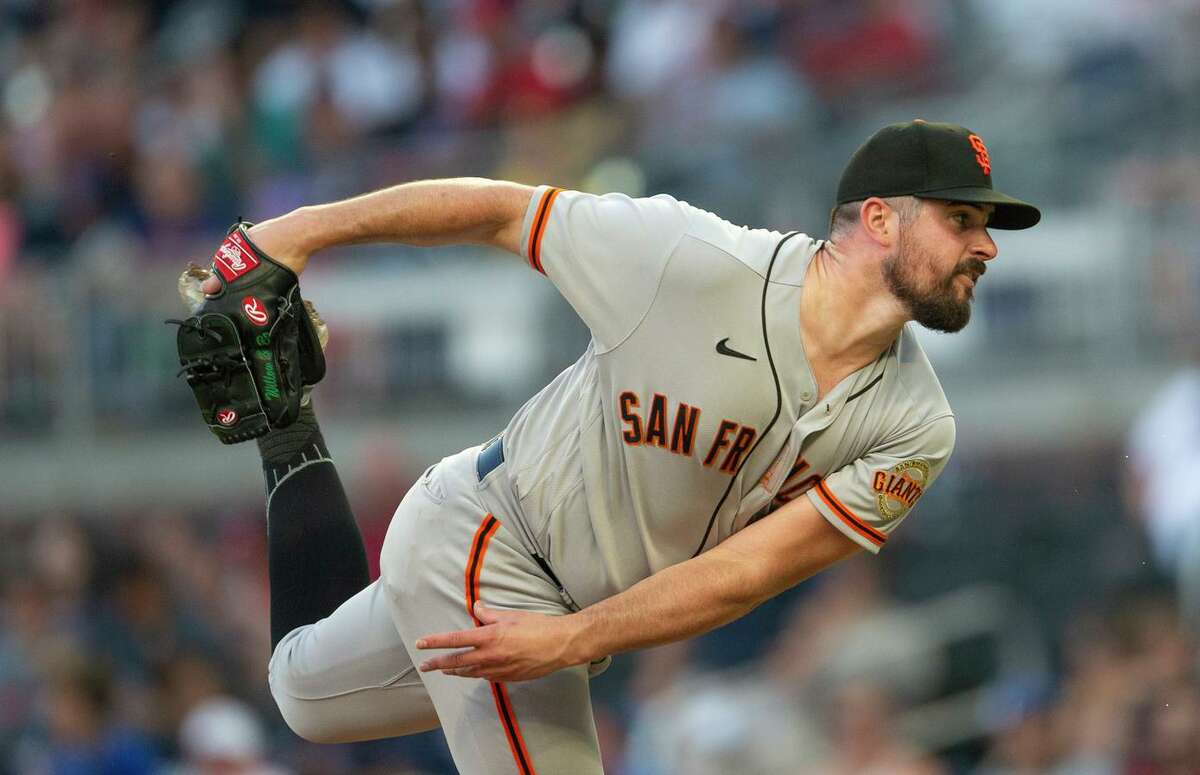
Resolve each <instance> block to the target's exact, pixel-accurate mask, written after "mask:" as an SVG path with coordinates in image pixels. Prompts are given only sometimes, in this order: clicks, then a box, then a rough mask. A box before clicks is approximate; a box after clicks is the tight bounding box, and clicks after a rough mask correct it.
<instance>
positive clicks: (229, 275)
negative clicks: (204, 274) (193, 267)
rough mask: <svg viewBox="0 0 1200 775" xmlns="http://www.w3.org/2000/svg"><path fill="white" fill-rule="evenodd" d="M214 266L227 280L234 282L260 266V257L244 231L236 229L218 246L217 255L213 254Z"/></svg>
mask: <svg viewBox="0 0 1200 775" xmlns="http://www.w3.org/2000/svg"><path fill="white" fill-rule="evenodd" d="M213 266H214V267H216V268H217V271H219V272H220V273H221V276H222V277H224V278H225V281H226V282H233V281H234V280H236V279H237V278H239V277H241V276H242V275H244V274H246V272H249V271H250V270H251V269H253V268H255V267H256V266H258V259H257V258H256V257H255V255H254V251H253V250H251V249H250V245H249V244H248V243H247V242H246V238H245V237H243V236H242V233H241V232H240V231H235V232H233V233H232V234H230V235H229V236H228V237H226V238H225V241H224V242H222V243H221V247H219V248H217V252H216V255H214V256H213Z"/></svg>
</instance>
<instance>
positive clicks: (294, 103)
mask: <svg viewBox="0 0 1200 775" xmlns="http://www.w3.org/2000/svg"><path fill="white" fill-rule="evenodd" d="M917 117H920V118H926V119H928V120H939V121H951V122H956V123H961V124H964V125H966V126H969V127H970V128H972V129H973V130H974V131H976V132H977V133H979V134H980V135H982V136H983V138H984V139H985V141H986V142H987V144H988V147H989V149H990V150H991V156H992V159H993V165H994V169H993V174H994V176H995V180H996V183H997V185H998V186H999V187H1000V188H1002V189H1003V190H1005V191H1008V192H1010V193H1012V194H1014V195H1016V196H1019V197H1022V198H1024V199H1027V200H1030V201H1033V202H1035V203H1038V204H1039V205H1040V206H1041V207H1042V209H1043V212H1044V219H1043V222H1042V224H1041V225H1040V226H1038V227H1037V228H1036V229H1034V230H1032V231H1029V232H1020V233H1011V234H1010V233H998V234H996V235H995V236H996V240H997V243H998V245H999V248H1000V256H999V259H998V260H997V261H996V263H995V264H993V265H992V267H991V271H989V272H988V276H987V280H986V281H985V282H983V283H982V284H981V286H980V288H979V290H978V293H977V302H976V311H975V318H974V320H973V321H972V323H971V325H970V326H969V327H968V328H967V329H966V330H965V331H964V332H963V333H961V334H958V335H954V336H942V335H935V334H928V333H925V332H922V339H923V343H924V344H925V346H926V349H927V351H928V352H929V355H930V357H931V359H932V360H933V362H934V365H935V367H936V369H937V371H938V373H939V375H940V376H941V378H942V381H943V385H944V387H945V389H946V392H947V394H948V396H949V398H950V401H951V404H952V405H953V406H954V408H955V410H956V414H957V419H958V449H957V451H956V453H955V456H954V458H953V460H952V461H951V463H950V466H949V467H948V468H947V469H946V472H945V474H944V475H943V476H942V478H941V479H940V480H939V484H938V486H937V487H935V488H934V489H933V491H932V492H931V493H930V494H929V495H928V496H927V497H926V498H924V499H923V503H922V505H921V507H920V508H919V509H918V510H917V513H916V514H915V515H914V516H913V517H912V518H910V519H909V520H908V521H907V522H906V523H905V525H904V527H903V529H901V530H900V531H898V533H897V534H896V536H895V538H894V540H893V541H890V542H889V545H888V548H887V550H886V551H885V552H884V553H883V554H882V555H881V556H879V557H878V558H858V559H855V560H852V561H850V562H848V563H846V564H845V566H844V567H839V568H837V569H835V570H833V571H831V572H828V573H826V574H824V575H823V576H821V577H819V578H817V579H815V580H813V581H811V582H809V583H806V584H804V585H801V586H800V587H799V588H797V589H795V590H792V591H791V592H789V593H787V594H785V595H783V596H781V597H780V598H778V599H776V600H774V601H772V602H770V603H769V604H767V605H765V606H763V607H762V608H761V609H759V610H758V611H756V612H755V613H754V614H752V615H751V616H750V617H747V618H746V619H744V620H742V621H739V622H736V623H734V624H732V625H730V626H728V627H726V628H724V629H723V630H720V631H717V632H715V633H712V634H710V635H708V636H705V637H703V638H700V639H697V640H696V641H694V642H691V643H688V644H677V645H674V646H670V647H666V648H662V649H657V650H654V651H651V652H646V653H642V654H635V655H624V656H620V657H618V659H617V661H616V664H615V666H614V667H613V668H612V669H611V670H610V671H609V672H608V673H606V674H605V675H603V676H602V677H600V678H598V679H596V681H595V682H594V683H593V691H594V694H595V697H596V705H597V721H598V725H599V729H600V733H601V738H602V746H603V751H604V756H605V761H606V767H607V770H608V771H609V772H612V773H618V774H621V775H668V774H674V773H679V774H680V775H707V774H708V773H712V774H713V775H716V774H718V773H732V772H738V773H741V775H756V774H757V773H809V772H813V773H847V774H848V773H862V772H871V773H909V772H912V773H939V772H941V773H989V774H993V773H1035V772H1037V773H1041V772H1047V773H1058V774H1060V775H1065V774H1066V773H1071V774H1072V775H1077V774H1078V775H1081V774H1084V773H1103V774H1107V773H1135V774H1136V775H1151V774H1157V773H1164V774H1166V773H1185V772H1186V773H1194V772H1197V771H1200V690H1198V688H1197V686H1198V683H1197V678H1198V675H1197V657H1198V652H1197V650H1196V645H1195V635H1196V633H1197V628H1196V625H1197V622H1200V371H1198V370H1197V356H1198V355H1200V348H1198V347H1197V341H1196V333H1197V317H1198V308H1197V302H1196V298H1197V292H1198V291H1200V248H1198V247H1197V242H1196V239H1195V228H1196V223H1197V222H1198V219H1200V156H1198V155H1197V151H1196V149H1197V147H1200V120H1198V119H1200V2H1197V0H1099V1H1095V0H1093V1H1089V2H1084V1H1083V0H1003V2H999V1H998V0H900V1H897V2H879V1H878V0H744V1H743V2H733V0H630V1H628V2H615V1H614V2H604V1H603V0H540V1H534V0H529V1H527V2H516V1H515V0H440V1H435V0H426V1H421V0H358V2H343V3H334V2H310V3H303V4H297V3H293V2H283V1H282V0H274V1H273V2H249V1H248V0H245V1H241V2H239V0H185V1H184V2H166V1H165V0H163V1H160V2H141V3H139V2H119V1H117V0H113V1H110V2H104V1H102V0H51V1H48V2H39V1H38V0H0V773H9V772H11V773H71V774H74V773H93V772H94V773H118V772H119V773H125V772H129V773H140V772H170V773H176V772H180V773H192V772H224V773H232V772H247V773H250V772H255V773H279V772H295V773H349V772H367V773H392V772H400V773H430V774H432V773H442V772H453V767H452V765H451V764H450V763H449V759H448V756H447V755H446V753H445V747H444V743H443V742H442V741H441V738H440V735H439V734H437V733H433V734H428V735H423V736H420V737H416V738H411V739H400V740H392V741H381V742H377V743H369V744H358V745H348V746H314V745H310V744H306V743H304V742H302V741H300V740H299V739H298V738H296V737H295V736H294V735H292V734H291V733H290V732H289V731H288V730H287V729H286V727H284V726H283V724H282V721H281V720H280V718H279V716H278V713H277V712H276V710H275V708H274V706H273V704H272V702H271V699H270V697H269V695H268V693H267V690H266V679H265V667H266V659H267V656H268V653H269V639H268V633H267V622H266V612H267V606H266V593H267V590H266V574H265V542H264V535H263V533H264V528H265V520H264V516H263V510H262V497H261V486H262V485H261V480H260V478H259V473H258V460H257V456H256V455H255V452H254V450H253V448H252V447H237V448H233V449H228V448H224V447H222V446H221V445H220V444H219V443H218V442H217V441H216V440H215V439H214V438H212V437H211V435H210V434H208V432H207V431H206V430H205V429H204V428H203V427H202V425H201V423H200V422H199V420H198V416H197V411H196V409H195V406H194V403H193V400H192V397H191V394H190V391H188V389H187V388H186V386H185V385H184V384H183V383H182V381H180V380H177V379H176V378H175V376H174V373H175V368H176V365H175V364H176V359H175V354H174V345H173V338H172V330H173V329H169V328H168V327H166V326H163V325H162V324H161V321H162V319H163V318H166V317H173V316H178V315H179V313H180V311H181V309H182V308H181V306H180V304H179V303H178V300H177V298H176V295H175V278H176V276H177V275H178V273H179V271H180V269H181V268H182V266H183V264H184V263H185V262H186V261H188V260H194V261H197V262H200V263H206V262H207V261H208V259H209V257H210V256H211V254H212V251H213V250H214V248H215V245H216V243H217V241H218V239H219V237H220V236H221V235H222V234H223V233H224V230H225V228H226V227H227V226H228V224H229V223H230V222H232V221H233V220H234V219H235V218H236V217H238V216H242V217H245V218H246V219H249V220H261V219H264V218H267V217H271V216H273V215H276V214H279V213H281V212H284V211H286V210H289V209H291V208H292V207H295V206H299V205H301V204H306V203H315V202H320V201H326V200H330V199H334V198H339V197H344V196H349V195H353V194H356V193H359V192H361V191H364V190H369V189H373V188H378V187H382V186H385V185H390V184H393V183H397V182H401V181H405V180H412V179H418V178H429V177H446V176H459V175H477V176H484V177H495V178H504V179H511V180H517V181H520V182H524V183H529V184H537V183H552V184H554V185H558V186H563V187H571V188H579V189H583V190H588V191H593V192H606V191H623V192H626V193H629V194H632V195H639V194H654V193H660V192H666V193H671V194H673V195H675V196H676V197H678V198H680V199H685V200H687V201H689V202H691V203H692V204H694V205H697V206H699V207H703V208H705V209H709V210H713V211H715V212H717V213H719V214H720V215H722V216H723V217H725V218H727V219H728V220H731V221H734V222H737V223H745V224H748V225H752V226H768V227H772V228H778V229H781V230H790V229H799V230H801V231H805V232H808V233H810V234H813V235H816V236H824V234H825V231H824V229H825V223H826V219H827V215H828V210H829V207H830V205H831V200H832V197H833V191H834V187H835V185H836V180H837V176H838V174H839V172H840V170H841V166H842V164H843V163H844V161H845V160H846V158H848V156H849V154H850V153H851V152H852V151H853V150H854V148H855V147H857V145H858V144H859V143H861V142H862V141H863V140H864V139H865V138H866V137H867V136H868V135H869V134H870V133H871V132H872V131H874V130H875V129H876V128H878V127H879V126H880V125H882V124H884V123H889V122H892V121H899V120H908V119H911V118H917ZM305 291H306V296H308V297H310V298H312V299H314V300H315V302H316V304H317V307H318V309H320V310H321V312H322V314H323V315H324V317H325V319H326V320H327V321H328V322H329V323H330V326H331V329H332V341H331V344H330V347H329V362H330V367H331V368H330V374H329V377H328V378H327V379H326V381H325V382H324V383H323V384H322V385H321V387H320V388H319V389H318V390H317V392H316V405H317V406H318V408H319V410H320V414H321V417H322V423H323V426H324V429H325V435H326V438H327V439H328V441H329V443H330V446H331V448H332V450H333V453H334V455H335V457H336V459H337V460H338V463H339V467H340V470H341V471H342V474H343V478H344V479H345V480H346V482H347V485H348V489H349V491H350V494H351V499H352V501H353V504H354V507H355V510H356V515H357V518H358V520H359V522H360V524H361V526H362V528H363V531H364V534H365V536H366V538H367V542H368V547H369V552H370V553H371V555H372V560H373V562H374V561H375V558H376V557H377V554H378V547H379V544H380V542H381V541H382V536H383V532H384V530H385V529H386V525H387V521H388V519H389V518H390V516H391V512H392V510H393V509H394V507H395V505H396V503H398V501H399V499H400V497H401V496H402V495H403V493H404V492H405V490H406V489H407V487H408V486H409V484H411V482H412V481H413V480H414V478H415V476H416V475H417V474H418V473H419V472H420V471H421V470H423V469H424V467H425V466H426V465H428V464H429V463H430V462H433V461H434V460H436V459H437V458H439V457H440V456H442V455H444V454H448V453H451V452H454V451H457V450H458V449H460V448H462V447H464V446H467V445H469V444H474V443H478V442H480V441H483V440H485V439H487V438H489V437H490V436H492V435H493V434H494V433H495V432H496V431H498V430H499V429H500V428H502V427H503V425H504V424H505V422H506V420H507V418H508V417H509V416H510V414H511V413H512V411H513V410H514V409H515V408H516V407H517V406H519V405H520V403H521V402H522V401H523V400H524V399H525V398H527V397H528V396H529V395H531V394H532V393H533V392H534V391H536V390H537V389H538V388H540V387H541V386H542V385H543V384H544V383H545V382H546V381H547V380H548V379H549V378H550V377H551V376H553V375H554V374H555V373H557V372H558V371H559V370H561V369H562V368H564V367H565V366H566V365H568V364H569V363H570V362H571V361H573V359H574V358H575V357H576V355H577V354H578V353H579V352H580V351H581V350H582V348H583V346H584V345H585V344H586V341H587V332H586V330H585V329H584V328H583V327H582V325H581V324H580V323H579V322H578V320H577V319H576V318H575V317H574V315H573V314H572V313H571V311H570V309H569V308H568V307H567V305H566V304H565V303H564V302H563V301H562V300H561V299H560V298H559V297H558V295H557V294H556V292H555V291H554V290H553V288H552V287H551V286H550V284H549V283H547V282H546V281H545V280H544V278H541V277H539V276H537V275H536V274H534V273H532V272H530V271H529V270H528V269H527V268H525V267H523V266H522V265H521V263H520V262H519V261H516V260H514V259H513V258H512V257H511V256H506V255H501V254H498V253H492V252H487V251H484V250H478V249H461V250H449V249H447V250H417V249H410V248H405V247H399V246H383V247H364V248H357V249H354V250H344V251H337V252H331V253H329V254H327V255H322V256H320V257H319V258H318V259H317V260H315V261H314V262H313V265H312V267H311V269H310V270H309V272H307V273H306V275H305Z"/></svg>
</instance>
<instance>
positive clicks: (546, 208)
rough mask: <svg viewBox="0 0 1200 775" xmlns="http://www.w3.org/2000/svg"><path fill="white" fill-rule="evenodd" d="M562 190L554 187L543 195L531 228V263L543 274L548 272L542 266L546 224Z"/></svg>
mask: <svg viewBox="0 0 1200 775" xmlns="http://www.w3.org/2000/svg"><path fill="white" fill-rule="evenodd" d="M560 191H562V189H561V188H552V189H550V190H549V191H547V192H546V193H545V194H543V195H542V203H541V204H540V205H538V211H537V217H536V218H534V219H533V228H531V229H530V230H529V263H530V265H531V266H532V267H533V268H534V269H536V270H538V271H539V272H541V273H542V274H546V270H545V269H543V268H542V235H543V234H545V233H546V224H547V223H549V221H550V208H551V207H552V206H553V205H554V198H555V197H556V196H558V194H559V192H560Z"/></svg>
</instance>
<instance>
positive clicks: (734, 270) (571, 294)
mask: <svg viewBox="0 0 1200 775" xmlns="http://www.w3.org/2000/svg"><path fill="white" fill-rule="evenodd" d="M819 246H820V242H819V241H815V240H813V239H811V238H809V237H807V236H805V235H803V234H797V233H792V234H788V235H784V234H781V233H778V232H774V231H768V230H763V229H749V228H744V227H737V226H734V225H732V224H730V223H728V222H726V221H724V220H722V219H720V218H719V217H717V216H716V215H713V214H712V213H709V212H705V211H703V210H700V209H698V208H695V207H692V206H690V205H688V204H687V203H685V202H680V201H677V200H675V199H674V198H672V197H670V196H665V195H664V196H656V197H652V198H647V199H633V198H630V197H627V196H623V195H620V194H609V195H606V196H592V195H589V194H584V193H579V192H574V191H564V190H560V189H556V188H550V187H541V188H539V189H538V190H537V192H536V194H535V195H534V197H533V199H532V201H531V203H530V206H529V210H528V212H527V214H526V216H525V223H524V231H523V237H522V250H523V252H524V255H525V258H526V259H527V260H528V262H529V263H530V265H531V266H532V267H533V268H534V269H536V270H537V271H539V272H541V273H543V274H545V275H546V276H547V277H548V278H549V279H550V280H551V281H552V282H554V284H555V285H556V286H557V287H558V289H559V290H560V291H561V293H562V294H563V296H564V297H565V298H566V299H567V301H568V302H570V304H571V305H572V307H574V309H575V311H576V312H577V313H578V314H579V316H580V317H581V318H582V319H583V320H584V322H585V323H586V324H587V326H588V328H589V329H590V330H591V332H592V341H591V343H590V345H589V346H588V348H587V350H586V351H585V352H584V354H583V356H582V357H581V358H580V359H579V360H578V361H577V362H576V363H575V364H574V365H572V366H571V367H570V368H568V369H566V370H565V371H563V372H562V373H561V374H559V375H558V377H557V378H555V379H554V381H553V382H551V383H550V384H549V385H548V386H547V387H546V388H545V389H543V390H542V391H541V392H539V393H538V394H537V395H536V396H534V397H533V398H532V399H530V400H529V401H528V402H527V403H526V404H525V405H524V406H523V407H522V408H521V409H520V410H519V411H518V412H517V413H516V415H515V416H514V417H513V419H512V421H511V422H510V423H509V425H508V427H507V428H506V429H505V430H504V432H503V440H504V453H505V458H506V462H507V465H508V475H509V477H510V479H511V481H512V482H513V487H514V490H515V492H514V494H515V497H516V498H517V500H518V501H519V503H520V509H519V510H518V511H517V513H513V514H509V515H505V516H506V517H507V518H508V519H509V520H511V521H512V522H514V523H515V524H514V525H513V527H514V531H515V532H517V533H519V535H520V536H521V538H522V540H523V542H525V544H526V546H527V548H528V549H529V550H530V551H531V552H535V553H537V554H539V555H541V556H542V557H544V558H545V559H546V561H547V562H548V563H549V565H550V567H551V568H552V569H553V571H554V573H555V575H557V576H558V578H559V579H560V580H561V582H562V585H563V587H565V590H566V592H567V593H568V595H569V596H570V597H571V598H572V599H573V600H574V602H575V603H576V604H577V605H579V606H586V605H588V604H591V603H593V602H595V601H597V600H600V599H603V598H605V597H608V596H610V595H613V594H615V593H617V592H620V591H621V590H623V589H626V588H628V587H630V586H632V585H633V584H635V583H636V582H638V581H639V580H641V579H643V578H645V577H647V576H649V575H650V574H652V573H654V572H656V571H658V570H661V569H662V568H664V567H667V566H669V565H672V564H674V563H677V562H680V561H682V560H686V559H688V558H689V557H692V556H694V555H696V554H698V553H699V552H701V551H703V550H704V549H705V548H707V547H711V546H713V545H715V544H716V543H718V542H720V541H721V540H723V539H724V538H726V537H728V536H729V535H731V534H732V533H734V532H736V531H737V530H739V529H741V528H743V527H745V526H746V525H747V524H749V523H751V522H752V521H754V520H755V519H756V518H757V517H759V516H761V515H763V514H765V513H767V512H768V511H769V510H771V509H773V508H776V507H778V506H780V505H782V504H783V503H786V502H787V501H789V500H791V499H793V498H796V497H800V496H802V495H803V496H805V497H808V498H809V499H810V500H811V501H812V503H813V505H814V506H815V507H816V508H817V510H818V511H819V512H820V513H821V514H822V515H824V516H825V518H826V519H828V520H829V521H830V522H831V523H832V524H833V525H834V526H835V527H836V528H837V529H838V530H840V531H842V532H843V533H845V534H846V535H847V536H848V537H850V538H851V539H853V540H854V541H856V542H857V543H859V544H860V545H862V546H863V547H864V548H866V549H867V550H868V551H871V552H877V551H879V549H880V548H881V547H882V546H883V544H884V543H885V542H886V541H887V538H888V535H889V534H890V533H891V532H892V531H893V530H894V529H895V528H896V526H897V525H899V524H900V522H901V521H902V520H903V519H904V517H905V516H907V514H908V513H909V511H910V510H911V508H912V507H913V505H914V504H915V503H916V502H917V500H918V499H919V498H920V497H921V495H922V494H923V493H924V492H925V490H926V489H928V487H929V486H930V485H931V484H932V483H933V480H934V479H935V478H936V477H937V476H938V474H939V473H940V472H941V470H942V468H943V467H944V466H945V464H946V461H947V460H948V458H949V457H950V452H951V450H952V448H953V446H954V417H953V414H952V413H951V411H950V407H949V404H948V403H947V401H946V397H945V394H944V393H943V391H942V389H941V386H940V385H939V383H938V380H937V377H936V376H935V375H934V373H933V369H932V368H931V366H930V364H929V361H928V360H927V359H926V357H925V354H924V352H923V351H922V350H921V347H920V345H919V344H918V343H917V341H916V339H915V337H914V336H913V334H912V332H911V331H910V330H909V329H908V327H906V328H905V329H904V331H903V332H902V333H901V335H900V336H899V337H898V338H897V340H896V341H895V343H894V344H893V345H892V347H891V348H890V349H888V350H887V351H886V352H884V353H883V354H882V355H880V356H879V358H878V359H876V360H875V361H874V362H873V363H870V364H868V365H867V366H864V367H863V368H861V369H859V370H858V371H856V372H855V373H853V374H852V375H850V376H849V377H847V378H846V379H844V380H843V381H842V382H841V383H839V384H838V385H837V386H836V387H835V388H834V389H833V390H832V391H830V392H829V394H828V395H826V396H824V397H822V398H821V399H820V401H818V400H817V395H816V393H817V388H816V383H815V381H814V379H813V375H812V372H811V369H810V368H809V365H808V362H807V360H806V357H805V354H804V346H803V343H802V340H801V335H800V318H799V309H800V290H801V287H802V285H803V282H804V276H805V270H806V269H807V267H808V264H809V261H810V259H811V258H812V256H813V255H814V253H815V252H816V251H817V249H818V248H819Z"/></svg>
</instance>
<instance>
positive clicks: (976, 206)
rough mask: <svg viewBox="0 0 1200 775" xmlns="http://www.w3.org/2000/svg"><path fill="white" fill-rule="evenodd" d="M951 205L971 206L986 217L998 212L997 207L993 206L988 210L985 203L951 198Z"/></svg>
mask: <svg viewBox="0 0 1200 775" xmlns="http://www.w3.org/2000/svg"><path fill="white" fill-rule="evenodd" d="M950 206H951V207H969V208H971V209H972V210H977V211H978V212H980V213H982V214H983V215H984V216H985V217H988V218H990V217H991V216H992V215H993V214H994V213H995V212H996V208H995V207H993V208H992V209H991V210H988V209H987V208H985V207H984V206H983V205H981V204H978V203H976V202H958V201H955V200H953V199H952V200H950Z"/></svg>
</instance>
